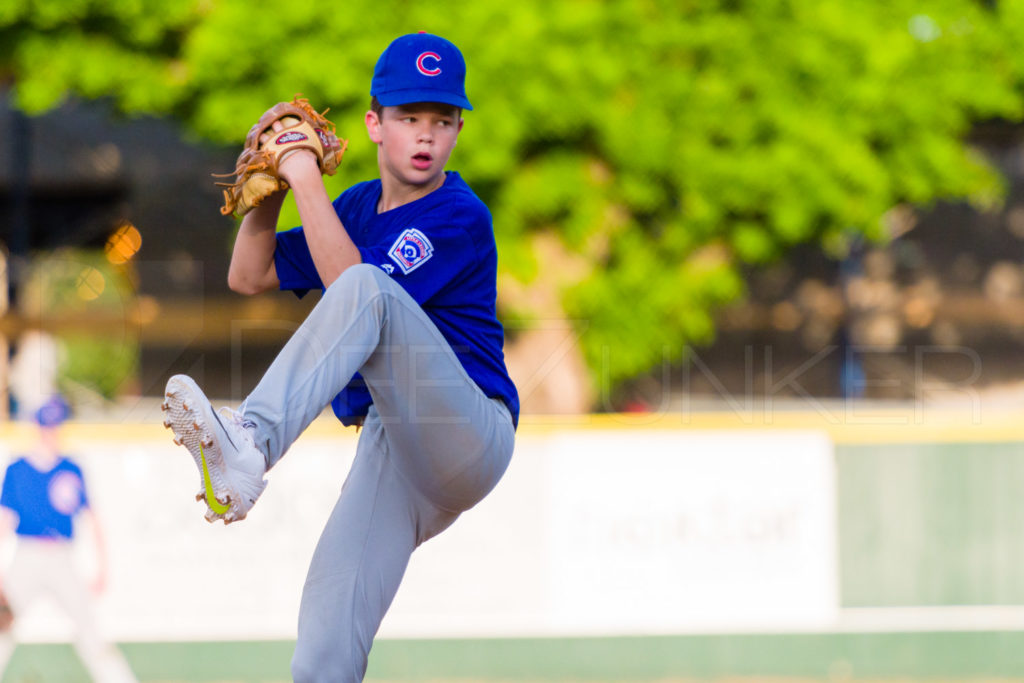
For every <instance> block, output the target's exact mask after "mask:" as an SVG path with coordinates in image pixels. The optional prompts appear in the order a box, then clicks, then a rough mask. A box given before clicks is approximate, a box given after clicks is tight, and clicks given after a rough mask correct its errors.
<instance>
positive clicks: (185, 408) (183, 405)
mask: <svg viewBox="0 0 1024 683" xmlns="http://www.w3.org/2000/svg"><path fill="white" fill-rule="evenodd" d="M181 409H182V410H186V411H188V412H192V409H191V408H189V407H188V404H187V403H185V402H184V401H182V402H181Z"/></svg>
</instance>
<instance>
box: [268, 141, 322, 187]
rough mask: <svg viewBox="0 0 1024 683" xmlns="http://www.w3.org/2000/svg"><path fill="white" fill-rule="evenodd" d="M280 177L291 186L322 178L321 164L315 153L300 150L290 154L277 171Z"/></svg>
mask: <svg viewBox="0 0 1024 683" xmlns="http://www.w3.org/2000/svg"><path fill="white" fill-rule="evenodd" d="M277 172H278V175H280V176H281V177H282V178H284V180H285V181H286V182H287V183H288V184H289V185H291V186H293V187H294V186H295V184H296V183H301V182H303V181H305V180H309V179H312V178H316V179H319V178H320V175H321V173H320V163H319V162H318V161H317V158H316V155H315V154H313V152H311V151H309V150H306V149H300V150H296V151H295V152H293V153H291V154H289V155H288V156H287V157H286V158H285V160H284V161H282V162H281V164H280V166H278V169H277Z"/></svg>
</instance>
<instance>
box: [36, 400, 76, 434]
mask: <svg viewBox="0 0 1024 683" xmlns="http://www.w3.org/2000/svg"><path fill="white" fill-rule="evenodd" d="M70 416H71V406H69V405H68V404H67V402H66V401H65V400H64V399H63V398H61V397H60V396H54V397H53V398H51V399H50V400H48V401H47V402H46V403H44V404H43V405H41V406H39V409H38V410H36V412H35V414H34V415H32V418H33V419H34V420H35V421H36V424H38V425H39V426H40V427H56V426H58V425H60V424H63V423H64V422H65V421H67V419H68V418H69V417H70Z"/></svg>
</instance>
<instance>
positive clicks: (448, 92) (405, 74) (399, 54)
mask: <svg viewBox="0 0 1024 683" xmlns="http://www.w3.org/2000/svg"><path fill="white" fill-rule="evenodd" d="M370 94H371V95H373V96H374V97H376V98H377V101H378V102H380V103H381V104H382V105H384V106H385V107H394V106H398V105H402V104H413V103H414V102H441V103H443V104H451V105H454V106H456V107H462V108H463V109H472V108H473V106H472V105H471V104H470V103H469V100H468V99H467V98H466V61H465V60H464V59H463V58H462V53H461V52H459V48H457V47H455V45H454V44H453V43H452V42H450V41H448V40H445V39H444V38H442V37H440V36H435V35H432V34H430V33H411V34H409V35H406V36H400V37H398V38H395V39H394V40H393V41H391V44H390V45H388V47H387V49H386V50H384V53H383V54H382V55H381V56H380V59H378V60H377V66H376V68H374V70H373V82H372V83H370Z"/></svg>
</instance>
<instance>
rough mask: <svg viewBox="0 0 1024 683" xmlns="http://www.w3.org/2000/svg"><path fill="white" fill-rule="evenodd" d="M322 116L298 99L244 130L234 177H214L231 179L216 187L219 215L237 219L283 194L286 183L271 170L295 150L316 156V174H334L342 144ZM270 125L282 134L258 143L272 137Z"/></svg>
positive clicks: (281, 104)
mask: <svg viewBox="0 0 1024 683" xmlns="http://www.w3.org/2000/svg"><path fill="white" fill-rule="evenodd" d="M326 113H327V110H326V109H325V110H324V112H323V114H320V113H317V111H316V110H315V109H313V107H312V106H310V104H309V100H307V99H305V98H304V97H300V96H299V95H296V96H295V99H294V100H292V101H291V102H279V103H277V104H275V105H274V106H273V107H271V108H270V109H268V110H267V111H266V113H264V114H263V116H261V117H260V120H259V121H257V122H256V125H254V126H253V127H252V128H251V129H250V130H249V134H248V135H247V136H246V138H245V147H244V148H243V149H242V153H241V154H239V155H238V161H237V162H236V163H235V172H234V173H227V174H224V175H218V174H214V175H215V177H218V178H230V177H232V176H234V178H235V182H233V183H217V185H219V186H221V187H224V188H225V190H224V206H222V207H221V209H220V212H221V213H222V214H224V215H225V216H227V215H229V214H232V213H233V214H235V215H236V216H238V217H242V216H244V215H245V214H247V213H249V212H250V211H251V210H252V209H253V208H254V207H256V206H259V204H260V202H262V201H263V199H264V198H266V197H268V196H270V195H271V194H273V193H274V192H277V191H278V190H287V189H288V183H287V182H285V181H284V179H282V178H281V177H279V176H278V174H277V169H278V166H279V165H280V164H281V162H282V161H284V159H285V157H287V156H288V155H289V154H291V153H292V152H295V151H297V150H300V149H308V150H310V151H311V152H313V153H314V154H316V158H317V160H318V161H319V163H320V171H321V173H325V174H327V175H334V173H335V171H337V169H338V164H339V163H340V162H341V157H342V155H343V154H344V153H345V148H346V147H347V146H348V140H340V139H338V136H337V135H335V134H334V124H333V123H331V122H330V121H328V120H327V119H326V118H325V117H324V114H326ZM275 121H280V122H281V123H282V125H284V128H285V129H284V130H282V131H280V132H279V133H275V134H274V135H273V137H272V138H271V139H270V140H268V141H267V142H266V144H261V143H260V136H262V135H263V134H264V133H266V132H270V133H273V132H274V130H273V125H274V122H275Z"/></svg>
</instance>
